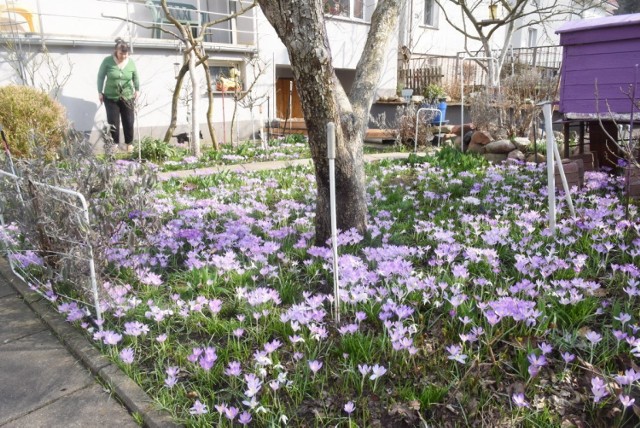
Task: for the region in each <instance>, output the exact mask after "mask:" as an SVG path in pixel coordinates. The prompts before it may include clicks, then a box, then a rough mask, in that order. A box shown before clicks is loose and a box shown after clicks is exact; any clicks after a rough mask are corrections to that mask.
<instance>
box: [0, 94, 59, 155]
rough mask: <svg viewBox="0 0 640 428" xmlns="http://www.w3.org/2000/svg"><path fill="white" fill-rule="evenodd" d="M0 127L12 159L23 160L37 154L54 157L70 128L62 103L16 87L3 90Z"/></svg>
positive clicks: (0, 99) (0, 97)
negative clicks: (21, 158)
mask: <svg viewBox="0 0 640 428" xmlns="http://www.w3.org/2000/svg"><path fill="white" fill-rule="evenodd" d="M0 124H1V125H2V127H3V129H4V132H5V134H6V137H7V141H8V143H9V149H10V150H11V155H12V156H14V157H24V158H31V157H33V156H35V154H36V153H43V154H44V155H45V156H46V157H49V158H50V157H53V156H54V154H55V152H56V150H57V149H58V148H59V147H60V145H61V144H62V142H63V141H64V136H65V133H66V131H67V128H68V122H67V119H66V111H65V109H64V107H63V106H62V105H61V104H60V103H59V102H57V101H56V100H54V99H53V98H51V97H50V96H49V95H47V94H46V93H44V92H42V91H40V90H38V89H35V88H31V87H29V86H16V85H10V86H3V87H0ZM34 143H35V144H37V145H38V150H35V147H34Z"/></svg>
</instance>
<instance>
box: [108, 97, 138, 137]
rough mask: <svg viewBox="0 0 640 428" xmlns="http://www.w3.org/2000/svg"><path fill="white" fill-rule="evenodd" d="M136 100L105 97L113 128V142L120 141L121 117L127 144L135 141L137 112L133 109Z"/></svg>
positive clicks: (109, 120) (111, 128)
mask: <svg viewBox="0 0 640 428" xmlns="http://www.w3.org/2000/svg"><path fill="white" fill-rule="evenodd" d="M133 103H134V100H133V99H131V100H122V99H121V100H118V101H113V100H110V99H107V98H105V99H104V108H105V109H106V110H107V122H109V128H110V130H111V138H113V144H119V143H120V117H122V131H123V132H124V142H125V144H131V143H132V142H133V122H134V120H135V114H134V111H133Z"/></svg>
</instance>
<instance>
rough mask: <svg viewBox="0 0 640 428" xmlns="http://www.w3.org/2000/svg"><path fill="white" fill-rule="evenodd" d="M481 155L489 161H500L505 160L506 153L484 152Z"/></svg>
mask: <svg viewBox="0 0 640 428" xmlns="http://www.w3.org/2000/svg"><path fill="white" fill-rule="evenodd" d="M483 156H484V158H485V159H486V160H488V161H489V162H491V163H502V162H504V161H506V160H507V155H506V154H501V153H485V154H484V155H483Z"/></svg>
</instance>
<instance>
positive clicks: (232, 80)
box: [209, 63, 242, 92]
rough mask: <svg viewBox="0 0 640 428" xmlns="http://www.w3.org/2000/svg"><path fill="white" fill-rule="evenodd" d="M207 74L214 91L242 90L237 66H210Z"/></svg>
mask: <svg viewBox="0 0 640 428" xmlns="http://www.w3.org/2000/svg"><path fill="white" fill-rule="evenodd" d="M209 73H210V74H211V83H212V84H213V85H215V90H216V91H222V90H224V91H225V92H226V91H235V90H236V89H238V90H242V73H241V72H240V67H239V65H238V64H230V63H224V64H222V63H221V64H210V65H209Z"/></svg>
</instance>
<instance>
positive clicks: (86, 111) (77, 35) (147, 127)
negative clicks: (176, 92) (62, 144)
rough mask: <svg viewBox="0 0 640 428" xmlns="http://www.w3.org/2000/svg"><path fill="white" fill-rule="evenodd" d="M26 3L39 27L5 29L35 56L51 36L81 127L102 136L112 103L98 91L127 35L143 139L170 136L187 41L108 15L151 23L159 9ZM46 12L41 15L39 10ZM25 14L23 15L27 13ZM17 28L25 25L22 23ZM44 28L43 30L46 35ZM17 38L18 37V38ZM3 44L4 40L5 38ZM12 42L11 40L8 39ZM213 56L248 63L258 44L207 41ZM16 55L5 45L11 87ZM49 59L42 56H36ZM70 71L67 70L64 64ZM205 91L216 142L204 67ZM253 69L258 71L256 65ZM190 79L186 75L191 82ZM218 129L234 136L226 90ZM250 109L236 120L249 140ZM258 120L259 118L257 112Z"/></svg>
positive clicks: (1, 57)
mask: <svg viewBox="0 0 640 428" xmlns="http://www.w3.org/2000/svg"><path fill="white" fill-rule="evenodd" d="M194 4H195V1H194ZM17 5H19V6H20V7H26V8H28V9H30V10H32V11H33V12H34V18H36V19H34V22H35V25H36V31H35V32H34V33H30V32H29V33H26V34H25V33H23V30H28V29H27V28H26V27H27V26H26V25H25V26H23V27H21V28H20V30H21V31H20V33H19V34H16V33H15V32H14V33H13V34H11V33H8V32H7V31H5V32H4V33H2V36H4V37H5V38H6V39H5V40H9V41H10V40H14V41H18V42H19V43H20V46H21V49H22V50H23V51H24V52H31V53H32V54H35V52H37V51H38V50H39V49H40V47H41V44H42V42H44V44H45V46H46V47H47V50H48V52H49V55H50V57H51V58H52V59H53V60H54V62H55V63H56V64H60V65H61V67H62V68H63V69H64V68H66V67H68V65H70V66H71V74H70V76H69V79H68V81H67V82H66V83H65V84H64V86H63V87H62V88H61V91H60V93H59V96H58V98H59V101H60V102H61V103H62V104H63V105H64V106H65V108H66V110H67V116H68V118H69V120H70V121H71V122H72V123H73V124H74V127H75V128H76V130H78V131H82V132H85V133H89V134H91V138H92V140H97V138H98V132H97V129H98V127H100V126H101V125H102V124H103V123H104V122H105V121H106V114H105V111H104V107H103V106H100V105H99V101H98V92H97V73H98V68H99V66H100V63H101V62H102V60H103V58H104V57H105V56H107V55H110V54H111V53H112V52H113V48H114V44H115V43H114V40H115V38H116V37H122V38H124V39H125V40H128V41H130V42H131V46H132V50H133V52H132V54H131V58H132V59H133V60H134V61H135V62H136V66H137V68H138V72H139V74H140V85H141V93H140V103H139V111H138V117H137V125H138V126H137V129H139V131H140V137H145V136H151V137H157V138H162V137H163V136H164V133H165V132H166V129H167V127H168V125H169V122H170V115H171V97H172V91H173V87H174V85H175V67H174V63H176V62H180V61H181V55H180V53H179V50H178V46H179V42H177V41H176V40H171V39H170V38H168V37H165V38H166V40H158V39H152V38H151V30H149V29H144V28H141V27H137V26H136V25H134V24H128V23H127V22H126V21H123V20H119V19H113V18H107V17H106V16H107V15H109V16H118V17H120V18H126V17H127V14H128V16H129V18H130V19H132V20H136V21H138V22H141V23H146V24H148V23H149V20H150V19H151V15H150V12H149V10H148V9H147V8H146V7H145V5H144V2H133V1H132V2H130V3H129V4H128V9H127V7H126V6H127V2H126V1H114V0H55V1H52V0H40V1H39V2H38V1H36V0H23V1H20V2H19V4H16V6H17ZM38 10H39V11H40V18H38V15H37V13H35V12H37V11H38ZM19 18H20V17H17V19H19ZM16 28H17V27H16ZM40 30H42V33H40ZM15 37H17V39H16V38H15ZM0 43H3V42H2V41H0ZM3 44H6V41H5V42H4V43H3ZM207 46H208V48H209V51H208V52H209V53H210V56H211V58H212V59H213V60H219V61H234V62H237V63H241V62H243V60H244V59H245V56H246V52H251V51H253V50H254V49H255V47H253V46H241V47H237V46H236V47H233V46H231V47H228V46H226V47H225V46H223V47H222V48H220V47H216V46H212V45H211V44H207ZM9 55H10V53H9V52H8V51H7V50H6V49H2V51H0V84H1V85H8V84H15V83H20V79H19V77H18V75H17V74H16V71H15V70H14V68H13V67H11V64H10V62H8V60H9ZM36 55H40V57H42V54H36ZM63 71H64V70H63ZM198 73H199V75H200V82H201V85H200V87H201V89H202V91H201V92H202V93H201V94H200V97H199V102H200V108H199V117H198V120H199V122H200V126H201V129H202V133H203V136H204V137H205V140H210V138H209V135H208V132H207V125H206V111H207V107H208V99H207V96H206V91H205V89H203V88H205V76H204V71H203V70H202V68H201V67H199V68H198ZM245 73H249V74H250V73H251V70H250V69H247V70H245ZM49 76H50V73H49V71H48V70H47V67H46V66H42V67H41V68H40V75H39V77H38V79H39V80H38V79H37V80H38V81H36V85H35V86H36V87H47V86H49V85H48V83H49V82H48V81H50V80H51V78H50V77H49ZM188 85H189V80H188V78H186V79H185V81H184V85H183V87H186V86H188ZM214 99H215V100H214V114H213V117H214V127H215V129H216V134H217V137H218V140H219V141H221V140H222V138H223V135H226V136H227V140H230V138H231V132H230V129H229V127H230V122H231V115H232V112H233V108H234V102H233V100H232V96H231V95H230V94H226V96H225V97H224V109H225V113H226V117H225V119H226V122H227V124H226V132H225V130H224V126H223V118H222V106H223V98H222V95H221V94H220V93H216V94H215V95H214ZM189 110H190V109H188V107H187V106H186V105H184V103H183V102H181V103H180V104H179V109H178V122H177V123H178V128H177V130H176V132H185V131H189V130H190V128H189V125H188V112H189ZM250 117H251V116H250V113H249V111H248V110H246V109H243V108H241V107H240V108H239V109H238V113H237V117H236V121H237V123H239V126H238V130H239V134H237V135H239V136H240V138H247V137H249V136H250V134H251V132H252V127H251V124H250V122H249V120H250ZM255 118H256V119H257V116H256V117H255Z"/></svg>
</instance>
